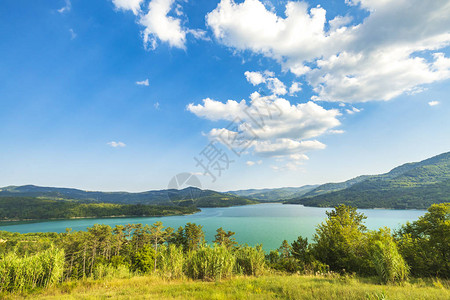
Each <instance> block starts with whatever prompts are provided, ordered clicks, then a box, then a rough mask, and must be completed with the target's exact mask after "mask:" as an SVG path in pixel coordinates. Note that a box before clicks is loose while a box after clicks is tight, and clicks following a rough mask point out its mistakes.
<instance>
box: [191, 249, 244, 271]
mask: <svg viewBox="0 0 450 300" xmlns="http://www.w3.org/2000/svg"><path fill="white" fill-rule="evenodd" d="M235 261H236V258H235V257H234V255H233V254H232V253H231V250H229V249H228V248H227V247H225V246H220V245H217V244H215V245H214V246H208V245H202V246H200V247H199V248H198V249H197V250H196V251H192V252H190V253H189V254H188V258H187V264H186V275H187V276H188V277H190V278H192V279H204V280H213V279H214V280H220V279H222V278H227V277H231V275H232V272H233V267H234V264H235Z"/></svg>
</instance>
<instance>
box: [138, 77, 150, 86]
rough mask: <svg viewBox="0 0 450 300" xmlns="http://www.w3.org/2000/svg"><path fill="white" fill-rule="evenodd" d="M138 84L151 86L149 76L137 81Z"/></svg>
mask: <svg viewBox="0 0 450 300" xmlns="http://www.w3.org/2000/svg"><path fill="white" fill-rule="evenodd" d="M136 84H137V85H143V86H149V82H148V78H147V79H145V80H142V81H136Z"/></svg>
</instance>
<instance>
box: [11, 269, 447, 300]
mask: <svg viewBox="0 0 450 300" xmlns="http://www.w3.org/2000/svg"><path fill="white" fill-rule="evenodd" d="M4 296H5V298H6V299H8V298H14V299H19V298H22V297H33V298H34V299H104V298H112V299H142V298H145V299H173V298H176V299H314V300H315V299H349V300H356V299H364V300H370V299H374V300H375V299H377V300H378V299H436V300H437V299H448V298H449V297H450V292H449V286H448V282H446V281H442V280H436V279H434V280H431V279H429V280H428V279H426V280H413V281H411V282H408V283H404V284H402V285H380V284H378V283H377V281H376V280H373V279H371V278H358V277H348V276H339V275H334V276H323V275H314V276H313V275H286V274H268V275H263V276H259V277H245V276H236V277H234V278H232V279H230V280H222V281H212V282H205V281H193V280H189V279H171V280H167V279H163V278H161V277H158V276H154V275H147V276H134V277H131V278H125V279H117V278H116V279H103V280H93V279H87V280H84V281H75V282H73V281H72V282H65V283H63V284H61V285H59V286H58V287H53V288H50V289H47V290H40V291H38V292H34V293H22V294H13V295H11V294H9V295H4Z"/></svg>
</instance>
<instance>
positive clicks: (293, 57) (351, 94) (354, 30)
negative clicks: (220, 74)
mask: <svg viewBox="0 0 450 300" xmlns="http://www.w3.org/2000/svg"><path fill="white" fill-rule="evenodd" d="M346 3H347V4H348V5H354V6H356V5H358V6H359V8H360V9H363V10H366V11H367V12H368V17H367V18H366V19H364V20H363V22H362V23H359V24H352V21H353V20H352V18H351V16H337V17H335V18H333V19H332V20H327V18H326V10H325V9H324V8H322V7H320V6H316V7H309V6H308V4H307V3H305V2H288V3H287V4H286V7H285V12H284V14H285V17H280V16H278V15H277V14H276V12H275V11H273V10H268V9H267V8H266V6H265V5H264V4H263V3H262V2H261V1H259V0H245V1H243V2H241V3H236V2H234V1H233V0H221V1H220V3H219V4H218V6H217V8H216V9H214V10H213V11H212V12H210V13H209V14H208V15H207V17H206V21H207V24H208V26H209V27H210V28H211V29H212V31H213V33H214V36H215V37H216V39H217V40H218V41H220V42H221V43H223V44H225V45H227V46H228V47H231V48H233V49H235V50H238V51H246V50H250V51H252V52H254V53H257V54H262V55H264V56H267V57H270V58H273V59H275V60H277V61H278V62H279V63H280V64H281V65H282V67H283V68H284V69H286V70H290V71H291V72H292V73H294V74H296V75H298V76H305V79H306V81H307V82H308V84H310V85H311V86H312V87H313V90H314V92H315V93H316V95H315V97H314V98H313V100H322V101H340V102H350V103H352V102H365V101H371V100H385V101H386V100H390V99H392V98H395V97H397V96H399V95H401V94H403V93H413V92H418V91H420V90H421V88H422V85H425V84H430V83H433V82H436V81H438V80H443V79H447V78H449V77H450V63H449V58H447V57H445V55H444V54H442V53H439V52H437V51H438V50H439V49H442V48H444V47H446V46H448V45H449V44H450V31H449V28H450V18H448V16H449V15H450V2H449V1H448V0H436V1H432V2H426V1H420V0H384V1H374V0H348V1H346ZM399 16H401V17H399ZM427 52H428V53H431V58H430V55H427V54H428V53H427Z"/></svg>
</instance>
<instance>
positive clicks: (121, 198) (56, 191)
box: [0, 185, 257, 207]
mask: <svg viewBox="0 0 450 300" xmlns="http://www.w3.org/2000/svg"><path fill="white" fill-rule="evenodd" d="M1 197H32V198H45V199H54V200H61V199H66V200H77V201H82V202H92V203H113V204H144V205H149V204H152V205H174V204H175V205H181V206H197V207H226V206H233V205H246V204H254V203H257V202H256V201H254V200H251V199H248V198H245V197H240V196H237V195H233V194H228V193H219V192H215V191H211V190H201V189H198V188H193V187H188V188H185V189H182V190H176V189H169V190H157V191H147V192H142V193H127V192H92V191H83V190H78V189H70V188H55V187H40V186H34V185H25V186H9V187H4V188H0V201H1Z"/></svg>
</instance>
